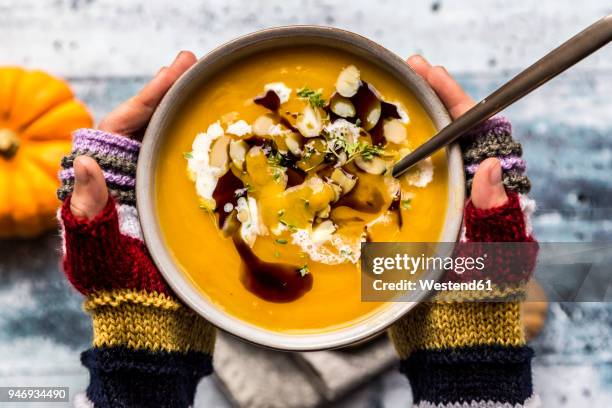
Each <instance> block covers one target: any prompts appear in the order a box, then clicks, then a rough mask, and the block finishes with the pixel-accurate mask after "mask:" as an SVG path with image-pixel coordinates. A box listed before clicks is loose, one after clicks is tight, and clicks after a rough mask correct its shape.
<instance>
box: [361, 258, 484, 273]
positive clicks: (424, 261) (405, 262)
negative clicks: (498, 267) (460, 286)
mask: <svg viewBox="0 0 612 408" xmlns="http://www.w3.org/2000/svg"><path fill="white" fill-rule="evenodd" d="M486 258H487V255H486V254H485V255H483V256H478V257H471V256H467V257H454V258H453V257H435V256H425V254H421V255H420V256H416V257H415V256H410V255H407V254H395V256H391V257H384V256H380V257H374V258H372V273H374V274H376V275H380V274H382V273H384V272H385V271H391V270H393V271H404V272H407V273H409V274H410V275H414V274H415V273H417V272H418V271H421V270H431V269H437V270H445V271H455V273H457V274H459V275H461V274H462V273H464V272H466V271H467V272H470V271H473V270H477V271H482V270H483V269H484V268H485V259H486Z"/></svg>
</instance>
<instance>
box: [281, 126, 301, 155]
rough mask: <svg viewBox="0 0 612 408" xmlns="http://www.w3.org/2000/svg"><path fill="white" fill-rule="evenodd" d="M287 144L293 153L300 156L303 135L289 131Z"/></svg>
mask: <svg viewBox="0 0 612 408" xmlns="http://www.w3.org/2000/svg"><path fill="white" fill-rule="evenodd" d="M285 144H286V145H287V149H289V151H290V152H291V153H292V154H293V155H295V156H300V155H301V154H302V136H300V135H299V134H297V133H293V132H291V133H288V134H287V136H286V137H285Z"/></svg>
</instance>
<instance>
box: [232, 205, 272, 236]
mask: <svg viewBox="0 0 612 408" xmlns="http://www.w3.org/2000/svg"><path fill="white" fill-rule="evenodd" d="M236 212H237V216H238V221H240V224H241V225H240V235H242V239H244V241H245V242H246V243H247V244H248V245H249V246H250V247H253V245H255V240H256V239H257V237H258V236H259V235H267V234H268V232H267V229H266V227H265V225H263V223H262V221H261V218H260V217H259V208H258V207H257V201H256V200H255V199H254V198H253V197H246V198H245V197H240V198H239V199H238V200H237V201H236Z"/></svg>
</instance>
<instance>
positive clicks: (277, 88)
mask: <svg viewBox="0 0 612 408" xmlns="http://www.w3.org/2000/svg"><path fill="white" fill-rule="evenodd" d="M264 90H265V91H266V92H267V91H274V92H275V93H276V95H278V99H280V103H285V102H287V101H288V100H289V97H290V96H291V88H289V87H287V86H286V85H285V84H284V83H283V82H271V83H269V84H266V85H264Z"/></svg>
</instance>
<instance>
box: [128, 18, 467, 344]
mask: <svg viewBox="0 0 612 408" xmlns="http://www.w3.org/2000/svg"><path fill="white" fill-rule="evenodd" d="M448 123H449V117H448V114H447V112H446V110H445V109H444V107H443V105H442V104H441V102H440V101H439V100H438V98H437V97H436V95H435V93H434V92H433V91H432V90H431V89H430V88H429V87H428V85H427V84H426V83H425V82H424V81H423V80H422V79H421V78H419V77H418V75H417V74H415V73H414V72H413V71H412V70H411V69H410V68H409V67H408V65H407V64H406V63H405V62H404V61H403V60H402V59H401V58H399V57H398V56H396V55H395V54H393V53H391V52H390V51H388V50H386V49H385V48H383V47H381V46H380V45H378V44H376V43H374V42H372V41H370V40H368V39H366V38H364V37H361V36H359V35H357V34H353V33H350V32H347V31H343V30H338V29H335V28H327V27H318V26H291V27H281V28H274V29H268V30H264V31H259V32H256V33H253V34H249V35H246V36H244V37H240V38H238V39H236V40H234V41H231V42H229V43H227V44H225V45H223V46H221V47H219V48H217V49H215V50H213V51H212V52H211V53H209V54H208V55H206V56H205V57H204V58H202V59H201V60H200V61H198V63H196V64H195V65H194V66H193V67H192V68H191V69H190V70H189V71H187V72H186V73H185V74H184V75H183V76H182V77H181V78H180V79H179V80H178V81H177V82H176V84H175V85H174V86H173V87H172V88H171V89H170V91H169V92H168V93H167V95H166V96H165V97H164V99H163V100H162V102H161V104H160V106H159V107H158V108H157V110H156V112H155V114H154V115H153V118H152V120H151V123H150V124H149V127H148V128H147V131H146V134H145V137H144V141H143V146H142V149H141V153H140V155H141V156H140V159H139V163H138V170H137V202H138V209H139V213H140V221H141V225H142V227H143V233H144V238H145V242H146V244H147V246H148V249H149V251H150V253H151V256H152V258H153V260H154V261H155V263H156V264H157V266H158V267H159V269H160V271H161V272H162V274H163V275H164V277H165V279H166V280H167V281H168V283H169V284H170V286H171V287H172V288H173V290H174V291H175V292H176V294H177V295H178V296H179V297H180V298H181V299H182V300H183V301H184V302H185V303H186V304H187V305H189V306H190V307H191V308H192V309H193V310H195V311H196V312H197V313H199V314H200V315H202V316H203V317H204V318H206V319H207V320H209V321H210V322H211V323H213V324H214V325H216V326H217V327H219V328H220V329H222V330H224V331H227V332H229V333H231V334H234V335H236V336H239V337H241V338H243V339H246V340H248V341H251V342H254V343H257V344H260V345H263V346H267V347H272V348H276V349H282V350H303V351H306V350H320V349H328V348H336V347H342V346H347V345H350V344H353V343H356V342H359V341H363V340H364V339H367V338H369V337H372V336H374V335H376V334H378V333H380V332H381V331H382V330H384V329H385V328H386V327H388V326H389V325H390V324H392V323H393V322H394V321H395V320H397V319H398V318H400V317H401V316H403V315H404V314H405V313H408V312H409V311H410V309H411V308H412V307H414V305H415V304H416V303H417V302H418V300H420V299H412V301H410V302H388V303H386V302H365V301H362V297H361V272H360V262H359V261H360V254H361V246H362V243H364V242H454V241H456V239H457V237H458V234H459V229H460V226H461V219H462V209H463V201H464V174H463V167H462V160H461V155H460V151H459V148H458V147H457V146H456V145H452V146H450V147H448V148H447V149H446V150H444V151H440V152H438V153H436V154H435V155H434V156H432V157H431V158H430V159H427V160H424V161H422V162H421V163H419V164H418V165H417V166H415V167H414V168H413V169H411V170H410V171H409V172H408V173H406V175H404V176H402V177H401V178H399V179H395V178H393V177H392V176H391V167H392V166H393V164H394V163H395V162H397V161H398V160H399V159H400V158H401V157H402V156H404V155H406V154H408V153H409V152H410V151H411V150H413V149H415V148H416V147H417V146H419V145H420V144H422V143H423V142H425V141H426V140H427V139H428V138H430V137H431V136H433V135H434V134H435V133H436V131H437V130H438V129H441V128H442V127H444V126H446V125H447V124H448ZM426 295H427V294H426V293H423V294H422V295H421V297H424V296H426Z"/></svg>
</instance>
